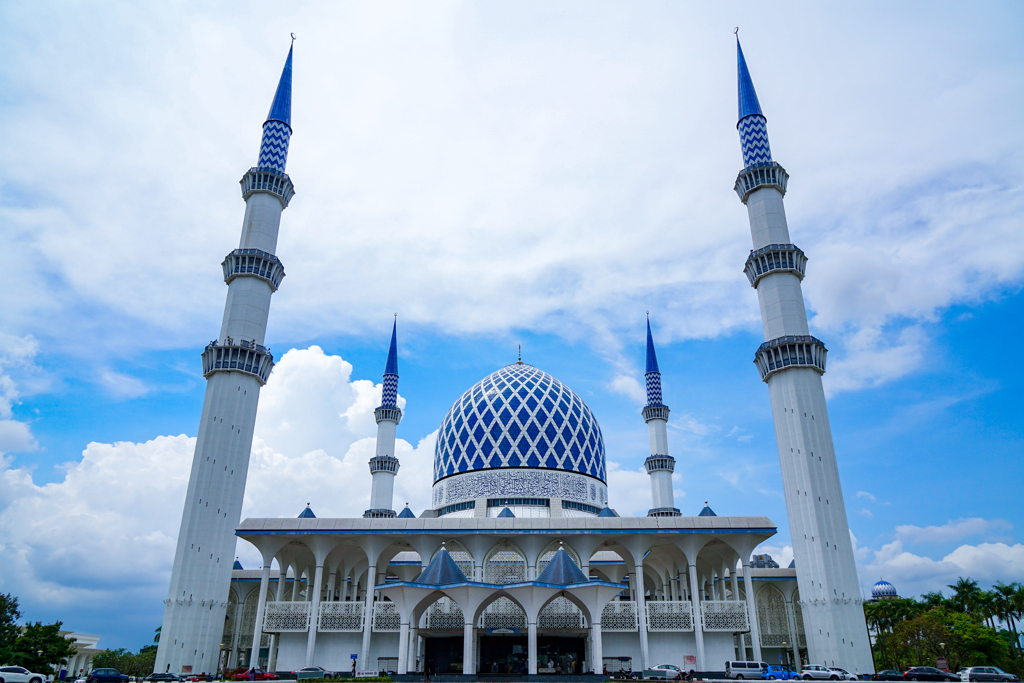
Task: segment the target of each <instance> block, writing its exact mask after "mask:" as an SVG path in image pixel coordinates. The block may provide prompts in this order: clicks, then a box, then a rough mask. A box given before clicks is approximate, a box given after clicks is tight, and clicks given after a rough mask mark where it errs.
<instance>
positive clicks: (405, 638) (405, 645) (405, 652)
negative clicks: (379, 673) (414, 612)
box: [398, 616, 409, 676]
mask: <svg viewBox="0 0 1024 683" xmlns="http://www.w3.org/2000/svg"><path fill="white" fill-rule="evenodd" d="M408 670H409V618H408V617H405V616H403V617H402V619H401V625H400V626H399V627H398V675H399V676H404V675H405V674H406V673H408Z"/></svg>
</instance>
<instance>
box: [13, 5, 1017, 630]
mask: <svg viewBox="0 0 1024 683" xmlns="http://www.w3.org/2000/svg"><path fill="white" fill-rule="evenodd" d="M736 26H739V27H740V32H739V35H740V37H741V39H742V41H743V47H744V52H745V55H746V57H747V62H748V65H749V67H750V71H751V74H752V77H753V80H754V84H755V86H756V88H757V93H758V96H759V99H760V102H761V106H762V109H763V110H764V112H765V115H766V116H767V119H768V130H769V135H770V138H771V143H772V150H773V154H774V157H775V159H776V161H778V162H780V163H781V164H782V165H783V166H785V168H786V169H787V170H788V172H789V173H790V175H791V179H790V183H789V192H788V194H787V195H786V210H787V214H788V219H789V226H790V232H791V235H792V238H793V241H794V242H795V243H796V244H797V245H798V246H799V247H801V248H802V249H803V250H804V252H805V253H807V255H808V256H809V262H808V266H807V276H806V279H805V280H804V282H803V288H804V295H805V298H806V301H807V307H808V313H809V316H810V327H811V331H812V334H814V335H815V336H817V337H818V338H820V339H822V340H824V341H825V343H826V344H827V346H828V348H829V355H828V372H827V373H826V374H825V376H824V385H825V390H826V394H827V396H828V400H829V417H830V420H831V424H832V430H833V437H834V440H835V447H836V452H837V457H838V462H839V471H840V475H841V477H842V486H843V493H844V498H845V504H846V509H847V513H848V516H849V521H850V529H851V534H852V536H853V543H854V547H855V554H856V557H857V562H858V571H859V576H860V580H861V583H862V587H863V589H864V590H865V591H867V590H869V589H870V586H871V584H872V583H874V582H875V581H877V580H878V579H879V578H885V579H886V580H888V581H890V582H892V583H893V584H895V585H896V587H897V590H898V591H899V592H900V594H901V595H919V594H921V593H923V592H925V591H931V590H940V589H943V588H944V587H945V586H946V585H947V584H950V583H953V582H954V581H955V580H956V578H957V577H958V576H970V577H972V578H974V579H976V580H978V581H979V582H980V583H981V584H982V585H983V586H988V585H991V584H992V583H993V582H994V581H998V580H1002V581H1005V582H1010V581H1022V580H1024V531H1022V529H1024V505H1022V502H1021V489H1020V487H1021V482H1022V481H1024V477H1022V474H1024V472H1022V469H1024V465H1022V458H1021V454H1022V447H1024V407H1022V406H1024V401H1021V399H1020V396H1021V394H1022V393H1024V373H1022V370H1021V367H1020V363H1019V362H1018V361H1019V355H1020V344H1019V339H1020V338H1021V336H1022V335H1024V321H1022V315H1021V314H1022V312H1024V292H1022V284H1024V231H1022V221H1021V218H1020V217H1021V216H1022V214H1024V168H1022V166H1021V163H1020V159H1022V158H1024V128H1022V127H1021V126H1020V112H1021V111H1022V110H1024V66H1022V65H1024V43H1022V42H1021V40H1020V36H1021V35H1022V34H1024V7H1022V6H1021V5H1020V4H1019V3H1012V2H1005V3H1000V2H991V3H981V4H979V3H974V4H970V5H967V4H964V3H942V2H927V3H925V2H905V3H871V2H865V3H792V2H779V3H772V4H771V5H766V4H764V3H749V2H745V3H736V2H721V3H713V4H712V3H703V4H698V3H672V2H636V3H602V2H588V3H578V2H488V3H482V2H481V3H472V2H469V3H463V2H434V3H393V2H331V3H314V2H308V3H289V4H286V5H281V4H280V3H267V2H252V3H246V4H245V5H238V4H237V3H227V2H213V3H194V2H191V3H190V2H163V3H127V2H105V3H96V2H86V1H82V2H71V3H68V2H35V3H3V4H0V136H2V139H3V140H4V144H3V145H0V244H2V245H3V248H4V252H5V254H6V256H5V259H6V260H5V269H4V270H5V272H6V273H7V276H6V277H5V282H4V286H3V287H0V557H2V558H3V559H2V562H0V592H4V593H6V592H11V593H13V594H15V595H16V596H18V598H19V600H20V603H21V606H22V610H23V613H24V618H25V619H27V620H32V621H36V620H42V621H48V622H52V621H54V620H57V619H59V620H62V621H63V622H64V625H65V628H69V629H72V630H76V631H80V632H84V633H94V634H99V635H100V636H101V637H102V640H101V645H102V646H105V647H121V646H123V647H129V648H131V649H133V650H134V649H137V648H138V647H140V646H142V645H144V644H146V643H147V642H149V641H151V639H152V632H153V629H155V628H156V627H157V626H158V625H159V624H160V621H161V618H162V613H163V604H162V601H163V599H164V598H165V597H166V591H167V585H168V580H169V575H170V568H171V563H172V560H173V553H174V545H175V539H176V535H177V531H178V525H179V522H180V515H181V508H182V504H183V500H184V495H185V486H186V483H187V473H188V470H189V464H190V460H191V455H192V450H193V448H194V445H195V436H196V429H197V427H198V423H199V414H200V410H201V408H202V401H203V391H204V380H203V378H202V375H201V366H200V359H199V354H200V351H201V350H202V348H203V346H204V345H205V344H206V343H208V341H209V340H210V339H213V338H214V337H215V336H216V335H217V332H218V330H219V325H220V317H221V314H222V311H223V303H224V296H225V291H226V290H225V287H224V284H223V280H222V272H221V268H220V262H221V260H222V259H223V257H224V255H225V254H227V253H228V252H229V251H230V250H231V249H233V248H234V247H235V246H236V245H237V239H238V234H239V230H240V227H241V218H242V213H243V208H244V205H243V202H242V200H241V197H240V195H239V192H238V186H237V181H238V179H239V178H240V177H241V175H242V173H244V172H245V170H246V169H248V168H249V167H250V166H252V165H253V164H254V163H255V162H256V158H257V152H258V147H259V140H260V130H261V125H262V123H263V121H264V119H265V116H266V112H267V110H268V109H269V106H270V102H271V99H272V97H273V93H274V90H275V88H276V84H277V79H278V77H279V75H280V72H281V67H282V65H283V62H284V58H285V55H286V53H287V50H288V45H289V41H290V39H289V34H290V33H292V32H294V33H295V34H296V36H297V40H296V42H295V58H294V79H293V82H294V89H293V95H292V102H293V111H292V126H293V129H294V134H293V136H292V140H291V151H290V155H289V159H288V173H289V175H290V176H291V178H292V180H293V181H294V183H295V186H296V190H297V193H296V195H295V197H294V199H293V200H292V202H291V205H290V206H289V208H288V209H287V210H286V211H285V213H284V215H283V219H282V228H281V236H280V241H279V245H278V251H277V254H278V256H279V257H280V258H281V259H282V261H283V262H284V265H285V269H286V272H287V277H286V278H285V279H284V282H283V284H282V286H281V288H280V290H279V291H278V292H277V293H276V294H275V296H274V299H273V303H272V309H271V314H270V323H269V328H268V332H267V343H268V344H269V346H271V348H272V349H273V351H274V354H275V357H276V359H277V365H276V367H275V369H274V372H273V374H272V376H271V378H270V381H269V382H268V383H267V385H266V387H264V389H263V391H262V395H261V399H260V408H259V415H258V418H257V424H256V437H255V440H254V443H253V455H252V460H251V464H250V471H249V477H248V486H247V490H246V496H245V503H244V508H243V513H242V515H243V517H249V516H293V515H297V514H298V513H299V512H300V511H301V510H302V509H303V508H304V507H305V505H306V504H307V503H309V504H310V505H311V506H312V508H313V510H314V511H315V513H316V514H317V515H318V516H321V517H324V516H357V515H360V514H361V513H362V511H363V510H364V509H366V508H367V507H368V483H369V471H368V468H367V465H366V462H367V460H368V459H369V457H370V456H371V455H372V454H373V452H374V436H375V424H374V420H373V408H374V407H375V406H376V405H377V401H378V400H379V394H380V381H381V373H382V371H383V368H384V361H385V357H386V353H387V346H388V341H389V334H390V330H391V322H392V320H393V315H394V314H395V313H397V314H398V331H399V354H400V361H399V364H400V373H401V380H400V383H399V393H400V395H401V400H400V405H401V406H402V407H403V409H404V411H405V417H404V419H403V421H402V424H401V425H400V427H399V431H398V436H399V442H398V447H397V448H398V453H397V455H398V457H399V458H400V459H401V470H400V472H399V474H398V477H397V479H396V482H395V505H396V509H398V508H399V507H401V506H404V505H405V503H408V504H409V505H410V507H411V508H412V509H413V510H414V511H415V512H416V513H417V514H418V513H419V512H420V511H421V510H422V509H424V508H426V507H427V505H428V503H429V495H430V491H429V488H428V486H427V483H428V482H429V477H430V473H431V470H432V458H433V451H434V438H435V435H436V429H437V427H438V425H439V424H440V422H441V419H442V418H443V417H444V414H445V413H446V412H447V410H448V408H449V407H450V406H451V404H452V403H453V402H454V401H455V400H456V399H457V398H458V397H459V396H460V395H461V394H462V392H463V391H465V390H466V389H468V388H469V387H470V386H471V385H472V384H474V383H475V382H477V381H478V380H480V379H481V378H483V377H484V376H486V375H487V374H489V373H490V372H493V371H494V370H496V369H498V368H500V367H501V366H503V365H505V364H508V363H510V362H513V361H515V359H516V353H517V348H518V347H519V346H520V345H521V346H522V350H523V351H522V352H523V360H524V361H526V362H528V363H531V364H533V365H535V366H537V367H539V368H541V369H543V370H545V371H546V372H548V373H550V374H552V375H554V376H555V377H557V378H559V379H560V380H562V381H563V382H564V383H566V384H567V385H568V386H570V387H571V388H573V389H574V390H575V391H576V392H577V393H578V394H580V396H581V397H582V398H583V399H584V400H585V401H586V402H587V403H588V405H589V406H590V407H591V409H592V410H593V412H594V414H595V416H596V417H597V419H598V421H599V422H600V425H601V428H602V431H603V434H604V439H605V445H606V450H607V459H608V470H609V482H608V483H609V496H610V502H611V505H612V507H614V508H616V509H617V510H618V511H619V513H620V514H623V515H636V514H641V515H642V514H645V513H646V510H647V509H648V508H649V507H650V487H649V482H648V479H647V475H646V474H644V472H643V466H642V463H643V460H644V459H645V457H646V456H647V454H648V440H647V431H646V427H645V425H644V423H643V420H642V418H641V416H640V408H641V406H642V404H643V396H642V392H641V386H642V384H641V383H642V373H643V369H644V365H643V363H644V334H645V327H644V320H645V313H646V312H647V311H650V314H651V324H652V327H653V329H654V337H655V342H656V344H657V348H658V357H659V361H660V366H661V370H662V373H663V384H664V396H665V402H666V403H667V404H668V405H669V406H671V408H672V413H671V418H670V422H669V440H670V441H669V444H670V450H671V453H672V455H673V456H674V457H675V458H676V461H677V465H676V472H675V493H676V505H677V507H679V508H680V509H681V510H682V511H683V513H684V514H696V513H697V512H698V511H699V510H700V508H701V507H703V505H704V502H705V501H708V504H709V505H710V506H711V507H712V508H713V509H714V510H715V511H716V512H717V513H718V514H719V515H762V514H764V515H768V516H769V517H770V518H771V519H772V520H773V521H774V522H775V524H776V525H777V526H778V534H777V535H776V536H774V537H773V538H771V539H769V541H768V542H767V543H766V544H765V545H764V546H763V547H762V549H761V551H764V552H769V553H771V554H772V555H773V556H774V557H775V558H776V559H777V560H778V561H779V562H780V564H784V565H785V564H788V563H789V560H790V559H791V558H792V550H791V547H790V541H789V531H788V524H787V517H786V509H785V502H784V500H783V497H782V486H781V478H780V472H779V465H778V453H777V449H776V444H775V438H774V430H773V425H772V418H771V412H770V406H769V402H768V392H767V388H766V387H765V385H764V384H763V383H762V382H761V381H760V379H759V376H758V373H757V371H756V369H755V368H754V366H753V363H752V362H751V361H752V359H753V354H754V350H755V349H756V348H757V345H758V344H759V343H760V342H761V341H763V336H762V331H761V327H760V316H759V311H758V304H757V296H756V294H755V292H754V291H753V290H751V288H750V286H749V283H748V282H747V279H746V277H745V276H744V275H743V273H742V267H743V262H744V260H745V259H746V255H747V253H748V251H749V249H750V234H749V226H748V223H747V216H746V210H745V208H744V207H743V205H742V204H741V203H740V202H739V201H738V199H737V197H736V195H735V193H734V192H733V190H732V187H733V182H734V180H735V177H736V173H737V172H738V171H739V170H740V167H741V156H740V148H739V140H738V136H737V134H736V129H735V124H736V73H735V70H736V61H735V60H736V54H735V42H734V37H733V29H734V28H735V27H736ZM237 553H238V556H239V559H240V561H241V562H242V564H243V565H246V566H251V565H252V564H253V563H254V562H255V558H256V553H255V551H254V550H253V549H252V548H251V547H249V546H248V545H246V544H245V543H244V542H242V543H240V544H239V546H238V550H237Z"/></svg>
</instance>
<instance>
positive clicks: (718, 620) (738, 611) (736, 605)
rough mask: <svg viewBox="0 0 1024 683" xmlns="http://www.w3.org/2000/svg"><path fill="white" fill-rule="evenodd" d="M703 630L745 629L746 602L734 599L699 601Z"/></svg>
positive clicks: (734, 630) (746, 626) (733, 630)
mask: <svg viewBox="0 0 1024 683" xmlns="http://www.w3.org/2000/svg"><path fill="white" fill-rule="evenodd" d="M700 611H701V619H702V623H703V625H704V630H705V631H732V632H734V633H735V632H736V631H746V630H747V628H748V624H747V603H745V602H737V601H735V600H705V601H704V602H702V603H700Z"/></svg>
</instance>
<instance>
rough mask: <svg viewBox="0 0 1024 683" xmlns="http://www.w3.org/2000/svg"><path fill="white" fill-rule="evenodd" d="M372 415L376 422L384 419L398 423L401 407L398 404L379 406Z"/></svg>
mask: <svg viewBox="0 0 1024 683" xmlns="http://www.w3.org/2000/svg"><path fill="white" fill-rule="evenodd" d="M373 416H374V417H375V418H376V419H377V424H380V423H381V422H383V421H384V420H390V421H391V422H394V423H395V424H398V423H399V422H401V421H402V409H401V408H399V407H398V406H380V407H378V408H376V409H375V410H374V411H373Z"/></svg>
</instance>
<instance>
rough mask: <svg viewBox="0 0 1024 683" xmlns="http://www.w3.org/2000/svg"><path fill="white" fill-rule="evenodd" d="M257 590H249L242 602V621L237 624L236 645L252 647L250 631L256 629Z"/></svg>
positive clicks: (244, 647) (245, 647)
mask: <svg viewBox="0 0 1024 683" xmlns="http://www.w3.org/2000/svg"><path fill="white" fill-rule="evenodd" d="M259 593H260V592H259V591H258V590H251V591H249V594H248V595H246V596H245V602H244V603H243V604H242V623H241V624H240V625H239V627H238V628H239V629H241V630H240V631H239V634H240V635H239V637H238V647H240V648H242V649H244V650H248V649H251V648H252V633H253V631H255V630H256V608H257V607H259V600H260V597H259Z"/></svg>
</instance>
